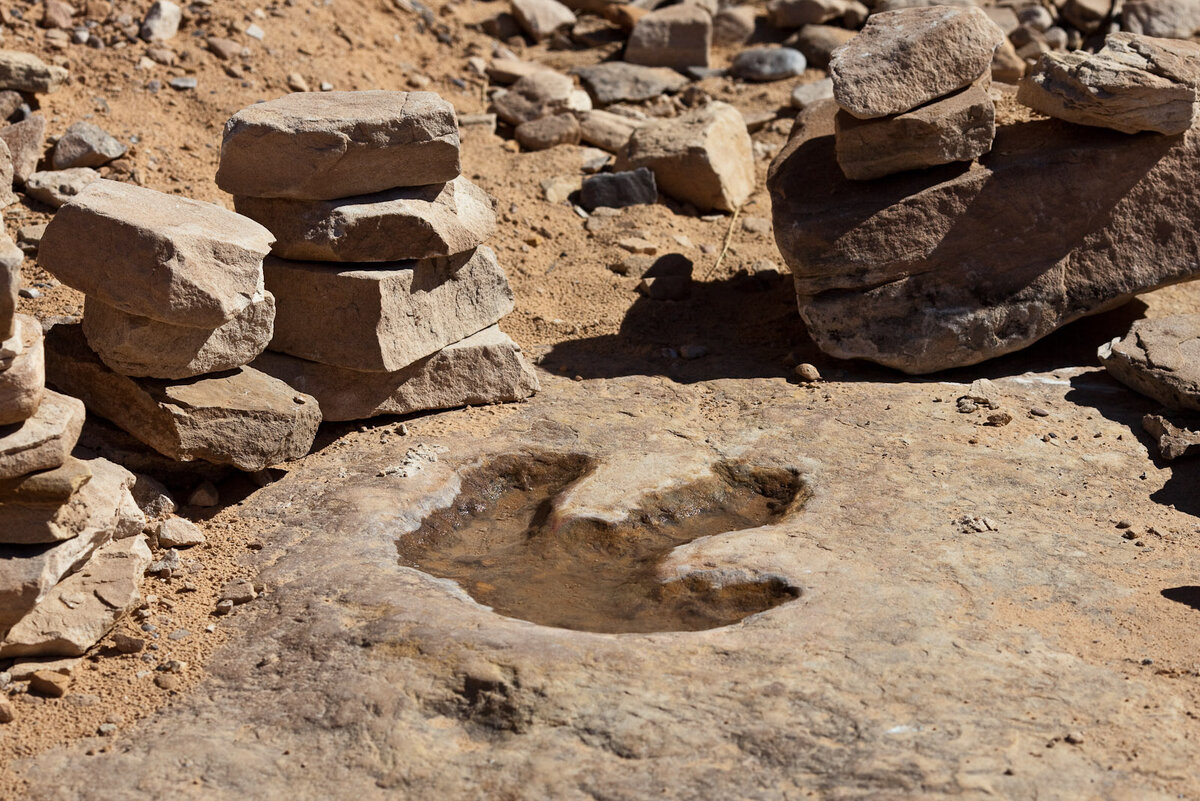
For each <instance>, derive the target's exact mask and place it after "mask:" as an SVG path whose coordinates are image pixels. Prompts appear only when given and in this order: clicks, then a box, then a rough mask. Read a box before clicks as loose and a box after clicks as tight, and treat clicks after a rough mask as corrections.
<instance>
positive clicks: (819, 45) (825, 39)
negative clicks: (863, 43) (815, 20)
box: [787, 25, 858, 69]
mask: <svg viewBox="0 0 1200 801" xmlns="http://www.w3.org/2000/svg"><path fill="white" fill-rule="evenodd" d="M857 35H858V32H857V31H848V30H846V29H845V28H838V27H835V26H833V25H805V26H804V27H803V28H801V29H800V30H799V31H797V32H796V35H795V36H793V37H792V38H790V39H788V40H787V44H788V46H789V47H794V48H796V49H797V50H799V51H800V52H801V53H803V54H804V60H805V61H807V62H808V64H809V66H811V67H819V68H821V69H825V68H826V67H828V66H829V59H830V58H832V57H833V51H834V50H837V49H838V48H839V47H841V46H842V45H844V44H845V43H846V42H848V41H850V40H851V39H853V38H854V37H855V36H857Z"/></svg>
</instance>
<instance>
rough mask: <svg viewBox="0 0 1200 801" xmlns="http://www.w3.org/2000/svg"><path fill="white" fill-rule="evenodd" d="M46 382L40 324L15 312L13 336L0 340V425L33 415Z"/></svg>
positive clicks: (35, 319)
mask: <svg viewBox="0 0 1200 801" xmlns="http://www.w3.org/2000/svg"><path fill="white" fill-rule="evenodd" d="M9 354H12V355H9ZM45 385H46V360H45V356H44V354H43V352H42V326H41V324H40V323H39V322H38V321H37V318H34V317H30V316H28V315H25V314H18V315H17V316H16V322H15V325H14V330H13V334H12V336H11V337H9V338H8V339H7V340H5V341H3V342H0V426H7V425H11V424H13V423H20V422H21V421H23V420H27V419H29V418H30V417H32V416H33V415H34V414H35V413H36V412H37V409H38V405H39V404H40V403H41V402H42V394H43V393H44V391H45V389H44V388H45Z"/></svg>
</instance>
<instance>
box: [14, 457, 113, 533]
mask: <svg viewBox="0 0 1200 801" xmlns="http://www.w3.org/2000/svg"><path fill="white" fill-rule="evenodd" d="M93 467H94V468H95V469H93ZM133 482H134V478H133V474H132V473H130V472H129V471H128V470H126V469H125V468H123V467H119V466H118V465H115V464H112V463H111V462H107V461H105V460H103V459H95V460H92V461H90V462H83V461H80V460H77V459H73V458H70V457H68V459H67V461H66V462H65V463H64V464H63V466H62V467H59V468H56V469H54V470H49V471H45V472H41V473H32V474H30V475H29V476H26V477H25V478H24V480H22V479H7V480H6V481H5V482H4V483H5V484H13V485H14V486H12V487H11V489H10V490H9V491H7V492H6V491H4V490H0V517H3V518H4V520H5V521H6V526H5V529H4V530H3V532H0V543H5V544H8V545H36V544H42V543H48V542H61V541H63V540H69V539H71V538H72V537H76V536H78V535H79V534H80V532H82V531H83V530H84V529H86V528H87V527H89V526H103V527H106V528H107V529H109V531H110V533H115V527H116V526H117V525H118V524H119V523H120V522H121V520H120V517H121V506H122V504H123V503H124V501H125V499H126V497H127V496H128V490H129V488H130V487H132V486H133ZM72 485H77V489H76V490H75V491H74V492H72V493H71V494H70V495H69V496H68V497H67V498H65V499H63V500H61V501H59V502H57V503H55V502H54V498H55V497H56V496H61V495H62V493H63V492H64V491H65V490H66V489H67V488H69V487H70V486H72Z"/></svg>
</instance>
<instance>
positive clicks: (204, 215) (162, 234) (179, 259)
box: [38, 179, 273, 328]
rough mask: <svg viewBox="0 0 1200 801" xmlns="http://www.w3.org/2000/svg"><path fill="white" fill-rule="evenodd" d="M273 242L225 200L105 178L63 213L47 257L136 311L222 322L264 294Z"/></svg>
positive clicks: (189, 321) (63, 273)
mask: <svg viewBox="0 0 1200 801" xmlns="http://www.w3.org/2000/svg"><path fill="white" fill-rule="evenodd" d="M272 241H273V238H272V236H271V233H270V232H269V231H268V230H267V229H266V228H263V227H262V226H261V225H259V224H258V223H256V222H254V221H253V220H250V219H247V218H245V217H242V216H241V215H238V214H234V213H233V212H232V211H229V210H228V209H223V208H221V207H220V206H215V205H213V204H211V203H203V202H201V201H198V200H191V199H189V198H182V197H178V196H176V195H167V194H164V193H162V192H156V191H154V190H153V189H144V188H142V187H140V186H134V185H133V184H125V183H118V182H117V181H109V180H105V179H101V180H98V181H93V182H92V183H91V184H89V185H88V186H87V187H86V188H85V189H84V190H83V191H82V192H80V193H79V194H78V195H76V196H75V199H74V200H72V201H71V202H70V203H67V204H66V205H64V206H63V207H62V208H61V209H59V210H58V213H57V214H55V215H54V219H52V220H51V221H50V224H49V225H48V226H47V227H46V233H45V234H44V235H43V236H42V242H41V245H40V247H39V248H38V262H39V263H40V264H41V266H42V267H44V268H45V269H46V270H48V271H49V272H51V273H53V274H54V275H55V277H57V278H58V279H59V280H60V281H62V282H63V283H64V284H66V285H68V286H70V287H72V288H74V289H78V290H79V291H80V292H83V293H84V294H85V295H89V296H94V297H95V298H96V299H97V300H100V301H102V302H104V303H107V304H108V305H110V306H114V307H116V308H118V309H120V310H122V311H125V312H128V313H129V314H136V315H139V316H142V317H149V318H151V319H154V320H160V321H162V322H165V323H172V324H174V325H184V326H193V327H197V328H204V327H208V328H215V327H217V326H219V325H221V324H222V323H224V322H226V321H227V320H231V319H233V318H234V317H235V316H237V315H238V314H239V313H241V312H242V311H243V310H244V309H245V308H246V307H247V306H249V305H250V304H251V303H253V302H255V301H256V300H258V299H260V298H261V297H262V290H263V281H262V260H263V257H264V256H265V255H267V253H268V252H270V248H271V242H272Z"/></svg>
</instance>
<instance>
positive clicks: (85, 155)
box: [50, 122, 126, 170]
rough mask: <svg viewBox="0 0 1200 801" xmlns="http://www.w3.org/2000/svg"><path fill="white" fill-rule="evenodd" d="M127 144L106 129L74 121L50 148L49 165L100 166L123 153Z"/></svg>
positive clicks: (69, 167) (55, 166)
mask: <svg viewBox="0 0 1200 801" xmlns="http://www.w3.org/2000/svg"><path fill="white" fill-rule="evenodd" d="M125 151H126V147H125V145H123V144H121V143H120V142H118V141H117V140H116V138H115V137H113V136H112V135H111V134H110V133H108V131H106V130H104V129H103V128H101V127H100V126H98V125H93V124H92V123H90V122H77V123H75V124H74V125H72V126H71V127H70V128H68V129H67V130H66V131H65V132H64V133H63V135H62V136H60V137H59V139H58V141H57V142H56V143H55V144H54V149H53V150H51V151H50V164H51V166H53V167H54V169H56V170H69V169H71V168H72V167H100V166H103V165H105V164H108V163H109V162H110V161H112V160H113V159H119V158H120V157H121V156H123V155H125Z"/></svg>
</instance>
